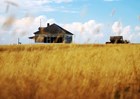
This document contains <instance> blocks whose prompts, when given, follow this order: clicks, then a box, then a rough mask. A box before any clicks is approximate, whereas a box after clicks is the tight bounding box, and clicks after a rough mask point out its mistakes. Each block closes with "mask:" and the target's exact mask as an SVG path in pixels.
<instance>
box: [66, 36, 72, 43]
mask: <svg viewBox="0 0 140 99" xmlns="http://www.w3.org/2000/svg"><path fill="white" fill-rule="evenodd" d="M64 41H65V43H72V35H65V38H64Z"/></svg>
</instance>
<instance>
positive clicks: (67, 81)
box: [0, 44, 140, 99]
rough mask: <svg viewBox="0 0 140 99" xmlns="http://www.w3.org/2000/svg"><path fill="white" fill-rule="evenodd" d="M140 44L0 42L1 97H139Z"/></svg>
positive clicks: (125, 98) (42, 98)
mask: <svg viewBox="0 0 140 99" xmlns="http://www.w3.org/2000/svg"><path fill="white" fill-rule="evenodd" d="M139 97H140V45H132V44H131V45H130V44H128V45H111V44H109V45H73V44H70V45H66V44H58V45H57V44H51V45H45V44H43V45H13V46H0V99H139Z"/></svg>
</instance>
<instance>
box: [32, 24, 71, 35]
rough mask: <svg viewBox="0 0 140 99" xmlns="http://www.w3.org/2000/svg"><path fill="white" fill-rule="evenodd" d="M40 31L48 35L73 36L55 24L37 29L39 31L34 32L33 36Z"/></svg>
mask: <svg viewBox="0 0 140 99" xmlns="http://www.w3.org/2000/svg"><path fill="white" fill-rule="evenodd" d="M40 31H42V33H43V34H44V33H45V34H46V33H50V34H59V33H66V34H68V35H73V34H72V33H71V32H69V31H67V30H65V29H64V28H62V27H60V26H58V25H57V24H52V25H49V26H48V27H39V31H37V32H35V33H34V34H40Z"/></svg>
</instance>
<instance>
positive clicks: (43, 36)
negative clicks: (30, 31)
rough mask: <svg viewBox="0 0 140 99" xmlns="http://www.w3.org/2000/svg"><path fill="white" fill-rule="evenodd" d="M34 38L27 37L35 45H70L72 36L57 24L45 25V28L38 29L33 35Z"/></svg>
mask: <svg viewBox="0 0 140 99" xmlns="http://www.w3.org/2000/svg"><path fill="white" fill-rule="evenodd" d="M34 35H35V36H32V37H29V39H34V40H35V42H36V43H72V38H73V34H72V33H71V32H69V31H67V30H65V29H63V28H62V27H60V26H58V25H57V24H51V25H50V24H49V23H48V24H47V27H39V28H38V31H37V32H35V33H34Z"/></svg>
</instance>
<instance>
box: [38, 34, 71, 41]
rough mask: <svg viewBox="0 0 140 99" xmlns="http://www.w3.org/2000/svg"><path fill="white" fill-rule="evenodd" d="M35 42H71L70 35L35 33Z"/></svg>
mask: <svg viewBox="0 0 140 99" xmlns="http://www.w3.org/2000/svg"><path fill="white" fill-rule="evenodd" d="M35 42H36V43H72V35H67V34H65V35H57V34H53V35H50V34H36V35H35Z"/></svg>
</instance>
